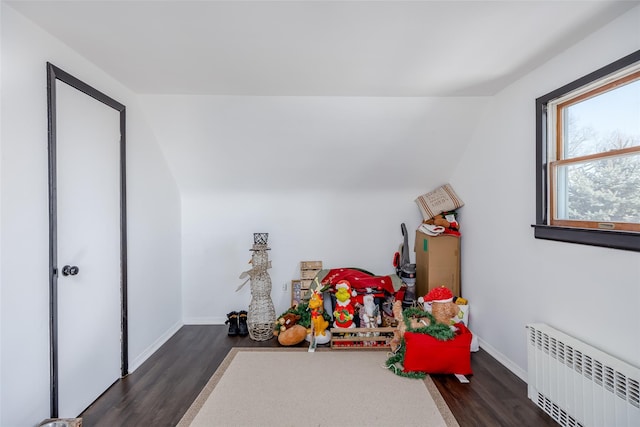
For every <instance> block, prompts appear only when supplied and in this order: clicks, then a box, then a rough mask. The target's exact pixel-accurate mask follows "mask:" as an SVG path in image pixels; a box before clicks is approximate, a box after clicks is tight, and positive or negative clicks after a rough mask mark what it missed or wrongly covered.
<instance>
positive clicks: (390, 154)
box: [5, 0, 640, 193]
mask: <svg viewBox="0 0 640 427" xmlns="http://www.w3.org/2000/svg"><path fill="white" fill-rule="evenodd" d="M5 3H7V4H8V5H9V6H10V7H12V8H14V9H15V10H16V11H17V12H18V13H20V14H22V15H24V16H25V17H27V18H28V19H30V20H32V21H33V22H35V23H36V24H37V25H38V26H40V27H41V28H43V29H44V30H46V31H48V32H49V33H50V34H52V35H53V36H54V37H56V38H58V39H60V40H61V41H63V42H64V43H66V44H67V45H68V46H70V47H71V48H72V49H74V50H76V51H77V52H79V53H80V54H81V55H82V56H84V57H85V58H87V59H88V60H90V61H92V62H93V63H95V64H96V65H97V66H98V67H100V68H101V69H102V70H104V71H105V72H106V73H108V74H110V75H111V76H112V77H114V78H115V79H117V80H118V81H120V82H121V83H123V84H124V85H125V86H127V87H128V88H130V89H131V90H132V91H133V92H135V93H138V94H140V99H141V104H142V105H143V107H144V110H145V113H146V114H147V119H148V120H149V123H150V124H151V127H152V128H153V130H154V132H155V134H156V136H157V138H158V141H159V143H160V145H161V148H162V150H163V152H164V154H165V157H166V158H167V162H168V164H169V167H170V168H171V170H172V172H173V174H174V176H175V178H176V180H177V182H178V185H179V187H180V189H181V191H182V192H183V193H192V192H195V193H201V192H207V191H224V190H234V191H237V190H257V191H262V190H271V191H274V190H278V189H281V190H289V189H313V188H317V189H330V190H331V189H335V190H348V189H353V190H356V191H358V190H363V189H364V190H367V189H372V190H381V189H382V190H384V189H391V190H392V189H394V188H395V189H398V188H406V187H407V185H408V184H409V183H414V184H415V185H416V186H417V187H420V188H424V190H428V189H430V188H431V187H432V186H435V185H438V184H440V183H441V182H443V181H446V180H447V179H448V173H449V171H450V170H452V169H453V168H454V167H455V166H456V164H457V158H458V156H460V155H461V154H462V153H463V152H464V150H465V149H466V147H467V144H468V143H469V140H470V139H471V137H472V134H473V130H474V128H475V126H476V124H477V121H478V120H480V119H481V112H482V110H483V109H484V108H485V105H486V103H487V102H488V100H489V99H490V96H491V95H493V94H495V93H497V92H498V91H500V90H501V89H503V88H504V87H506V86H507V85H509V84H510V83H512V82H513V81H515V80H517V79H518V78H520V77H522V76H523V75H525V74H526V73H528V72H530V71H531V70H533V69H534V68H536V67H537V66H539V65H540V64H542V63H544V62H545V61H547V60H549V59H550V58H552V57H553V56H554V55H556V54H558V53H560V52H562V51H563V50H565V49H567V48H568V47H569V46H571V45H572V44H574V43H575V42H577V41H579V40H581V39H582V38H584V37H585V36H587V35H588V34H590V33H592V32H593V31H595V30H596V29H598V28H599V27H601V26H603V25H605V24H607V23H608V22H610V21H611V20H613V19H614V18H616V17H617V16H619V15H621V14H623V13H624V12H626V11H627V10H629V9H631V8H632V7H635V6H637V5H638V4H639V3H640V2H638V1H606V0H604V1H481V0H476V1H455V0H450V1H340V0H338V1H330V0H327V1H305V0H300V1H295V0H294V1H268V0H265V1H207V0H203V1H146V0H133V1H131V0H129V1H115V0H113V1H93V0H83V1H57V0H50V1H30V0H22V1H6V2H5ZM56 65H58V66H61V67H62V68H64V64H56ZM67 71H69V72H71V73H73V70H67ZM532 102H533V100H532Z"/></svg>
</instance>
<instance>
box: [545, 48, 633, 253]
mask: <svg viewBox="0 0 640 427" xmlns="http://www.w3.org/2000/svg"><path fill="white" fill-rule="evenodd" d="M536 125H537V134H536V140H537V141H536V143H537V156H536V162H537V165H536V166H537V177H536V178H537V186H536V190H537V199H536V207H537V215H536V224H535V225H534V228H535V237H536V238H542V239H551V240H560V241H566V242H574V243H582V244H590V245H597V246H607V247H613V248H619V249H628V250H635V251H640V51H637V52H634V53H632V54H631V55H628V56H626V57H624V58H622V59H620V60H618V61H616V62H614V63H612V64H609V65H607V66H606V67H603V68H601V69H599V70H597V71H595V72H593V73H591V74H589V75H587V76H585V77H583V78H581V79H578V80H576V81H575V82H572V83H569V84H568V85H566V86H563V87H562V88H560V89H557V90H555V91H553V92H551V93H549V94H547V95H545V96H542V97H540V98H538V99H537V100H536Z"/></svg>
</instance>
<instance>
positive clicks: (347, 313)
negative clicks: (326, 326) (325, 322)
mask: <svg viewBox="0 0 640 427" xmlns="http://www.w3.org/2000/svg"><path fill="white" fill-rule="evenodd" d="M354 311H355V310H354V308H353V304H351V284H349V282H347V281H346V280H340V281H339V282H338V283H336V308H335V309H334V311H333V326H335V327H336V328H355V325H354V324H353V313H354Z"/></svg>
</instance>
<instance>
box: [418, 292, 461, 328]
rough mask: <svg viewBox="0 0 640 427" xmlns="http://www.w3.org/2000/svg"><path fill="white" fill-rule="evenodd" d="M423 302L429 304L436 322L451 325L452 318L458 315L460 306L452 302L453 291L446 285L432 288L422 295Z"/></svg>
mask: <svg viewBox="0 0 640 427" xmlns="http://www.w3.org/2000/svg"><path fill="white" fill-rule="evenodd" d="M424 302H425V303H426V304H430V305H431V314H433V317H434V318H435V319H436V322H438V323H442V324H443V325H447V326H451V325H452V324H453V323H455V322H454V321H452V319H453V318H454V317H456V316H457V315H458V312H459V311H460V307H458V305H457V304H456V303H454V302H453V293H452V292H451V291H450V290H449V289H448V288H446V287H444V286H441V287H439V288H433V289H431V290H430V291H429V293H428V294H427V295H425V297H424Z"/></svg>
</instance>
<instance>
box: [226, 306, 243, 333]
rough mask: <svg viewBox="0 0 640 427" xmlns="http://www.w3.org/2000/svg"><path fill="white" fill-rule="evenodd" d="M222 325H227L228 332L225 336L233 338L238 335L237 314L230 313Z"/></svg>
mask: <svg viewBox="0 0 640 427" xmlns="http://www.w3.org/2000/svg"><path fill="white" fill-rule="evenodd" d="M245 319H246V311H245ZM224 324H225V325H227V324H228V325H229V332H228V333H227V335H229V336H230V337H235V336H236V335H238V332H239V331H238V312H237V311H232V312H231V313H229V314H227V320H225V321H224ZM247 333H248V332H247ZM245 335H246V334H245Z"/></svg>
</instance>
